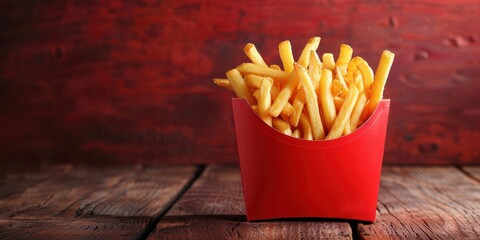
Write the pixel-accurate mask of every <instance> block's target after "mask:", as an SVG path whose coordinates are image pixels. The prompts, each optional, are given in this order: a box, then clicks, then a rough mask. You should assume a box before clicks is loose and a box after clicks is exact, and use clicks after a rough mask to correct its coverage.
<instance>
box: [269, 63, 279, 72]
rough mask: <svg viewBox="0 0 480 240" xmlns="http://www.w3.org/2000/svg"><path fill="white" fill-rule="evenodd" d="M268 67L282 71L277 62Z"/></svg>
mask: <svg viewBox="0 0 480 240" xmlns="http://www.w3.org/2000/svg"><path fill="white" fill-rule="evenodd" d="M270 68H271V69H275V70H280V71H282V69H281V68H280V66H278V65H277V64H272V65H270Z"/></svg>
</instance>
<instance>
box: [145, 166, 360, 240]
mask: <svg viewBox="0 0 480 240" xmlns="http://www.w3.org/2000/svg"><path fill="white" fill-rule="evenodd" d="M351 238H352V232H351V228H350V226H349V224H348V223H345V222H343V223H341V222H326V221H314V220H308V219H304V220H301V221H292V220H282V221H268V222H267V221H265V222H246V218H245V205H244V202H243V195H242V186H241V179H240V171H239V168H238V167H234V166H209V167H207V169H206V170H205V172H204V173H203V175H202V176H201V177H200V178H199V179H198V180H197V181H196V182H195V183H194V185H193V186H192V187H191V188H190V189H189V190H188V191H187V192H186V193H185V194H184V195H183V196H182V198H181V199H180V200H179V201H178V202H177V203H175V204H174V205H173V207H172V208H171V209H170V211H169V212H168V213H167V214H166V215H165V216H164V217H163V218H162V219H161V221H160V222H159V223H158V224H157V227H156V229H155V230H154V231H153V232H152V234H151V235H150V236H149V237H148V239H351Z"/></svg>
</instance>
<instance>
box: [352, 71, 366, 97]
mask: <svg viewBox="0 0 480 240" xmlns="http://www.w3.org/2000/svg"><path fill="white" fill-rule="evenodd" d="M353 84H355V87H357V89H358V91H359V92H363V90H364V89H363V79H362V74H360V71H359V70H355V72H354V73H353Z"/></svg>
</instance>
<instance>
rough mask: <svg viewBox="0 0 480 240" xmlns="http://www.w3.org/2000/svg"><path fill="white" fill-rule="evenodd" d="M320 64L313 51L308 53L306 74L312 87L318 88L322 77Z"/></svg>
mask: <svg viewBox="0 0 480 240" xmlns="http://www.w3.org/2000/svg"><path fill="white" fill-rule="evenodd" d="M322 68H323V66H322V62H321V61H320V58H319V57H318V55H317V53H316V52H315V51H313V50H312V51H310V62H309V65H308V74H309V75H310V78H311V79H312V82H313V87H314V88H315V89H317V88H318V84H319V82H320V77H321V76H322Z"/></svg>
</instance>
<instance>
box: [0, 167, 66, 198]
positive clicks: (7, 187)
mask: <svg viewBox="0 0 480 240" xmlns="http://www.w3.org/2000/svg"><path fill="white" fill-rule="evenodd" d="M13 164H15V163H10V164H9V166H0V200H1V199H3V198H6V197H7V196H11V195H15V194H19V193H21V192H23V191H25V189H27V188H30V187H32V186H34V185H37V184H40V183H42V182H44V181H46V180H49V179H52V178H55V177H59V176H62V175H64V174H66V173H68V172H69V171H71V170H72V169H73V166H72V165H54V166H34V167H33V168H30V167H31V166H32V165H34V164H29V165H25V166H26V167H24V168H22V169H15V168H16V167H17V166H13V167H12V166H11V165H13ZM4 165H5V164H4ZM12 168H13V169H12Z"/></svg>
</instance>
